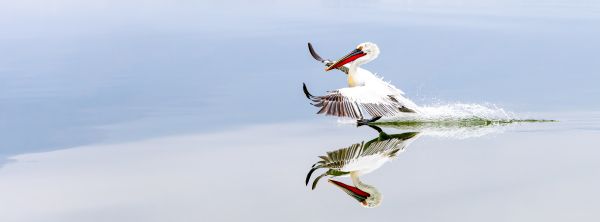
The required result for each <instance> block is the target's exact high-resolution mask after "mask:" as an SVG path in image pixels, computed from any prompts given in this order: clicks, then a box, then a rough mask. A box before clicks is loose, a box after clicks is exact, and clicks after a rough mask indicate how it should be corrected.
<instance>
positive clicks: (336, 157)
mask: <svg viewBox="0 0 600 222" xmlns="http://www.w3.org/2000/svg"><path fill="white" fill-rule="evenodd" d="M416 135H417V133H403V134H397V135H389V136H388V139H385V140H380V139H379V138H376V139H373V140H371V141H369V142H367V143H364V142H363V143H357V144H353V145H352V146H350V147H347V148H342V149H339V150H335V151H331V152H327V155H326V156H320V158H321V159H322V160H321V161H319V162H318V166H319V167H321V168H329V169H334V170H337V171H343V172H350V171H361V172H362V173H368V172H371V171H373V170H375V169H377V168H379V167H380V166H381V165H383V164H384V163H385V162H387V161H389V160H391V159H392V158H394V157H396V155H397V154H398V153H399V152H402V151H404V149H405V148H406V145H407V144H408V143H409V140H410V139H411V138H416V137H415V136H416ZM386 136H387V135H386Z"/></svg>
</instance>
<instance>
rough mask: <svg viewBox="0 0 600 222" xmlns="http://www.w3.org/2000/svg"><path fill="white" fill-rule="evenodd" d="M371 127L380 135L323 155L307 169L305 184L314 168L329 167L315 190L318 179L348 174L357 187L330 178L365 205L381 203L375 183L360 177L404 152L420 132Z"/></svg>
mask: <svg viewBox="0 0 600 222" xmlns="http://www.w3.org/2000/svg"><path fill="white" fill-rule="evenodd" d="M370 127H373V128H374V129H376V130H377V131H379V137H377V138H375V139H373V140H371V141H369V142H367V143H365V142H364V141H363V142H362V143H356V144H354V145H352V146H350V147H347V148H342V149H339V150H335V151H332V152H327V155H326V156H320V158H321V159H322V160H321V161H319V162H317V163H315V164H314V165H313V166H312V168H311V169H310V171H309V172H308V175H306V185H308V182H309V181H310V176H311V175H312V173H313V172H314V171H315V170H317V169H320V168H326V169H328V170H327V171H326V172H325V173H323V174H321V175H320V176H318V177H317V178H315V180H314V181H313V184H312V189H315V187H316V186H317V183H318V182H319V179H321V178H322V177H324V176H329V177H347V176H349V177H350V178H351V179H352V183H353V184H354V186H350V185H347V184H345V183H342V182H340V181H336V180H332V179H329V180H328V181H329V182H330V183H332V184H334V185H335V186H337V187H339V188H340V189H341V190H342V191H344V192H346V193H347V194H348V195H350V196H351V197H353V198H354V199H356V200H357V201H358V202H360V203H361V204H362V205H363V206H364V207H368V208H372V207H377V206H379V205H380V204H381V200H382V195H381V193H380V192H379V191H378V190H377V189H376V188H375V187H374V186H371V185H368V184H364V183H363V182H362V181H360V179H359V176H361V175H364V174H367V173H370V172H372V171H373V170H376V169H378V168H379V167H381V166H382V165H383V164H384V163H386V162H388V161H390V160H391V159H393V158H394V157H396V155H397V154H398V153H400V152H403V151H404V150H405V148H406V147H407V146H408V144H410V143H411V142H412V141H414V139H416V138H417V135H418V133H417V132H409V133H402V134H395V135H387V134H385V133H384V132H383V131H381V129H379V127H376V126H370Z"/></svg>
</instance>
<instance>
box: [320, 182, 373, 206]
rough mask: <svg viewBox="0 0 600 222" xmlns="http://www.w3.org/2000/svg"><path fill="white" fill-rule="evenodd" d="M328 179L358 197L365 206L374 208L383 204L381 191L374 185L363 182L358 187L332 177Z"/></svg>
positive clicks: (353, 196)
mask: <svg viewBox="0 0 600 222" xmlns="http://www.w3.org/2000/svg"><path fill="white" fill-rule="evenodd" d="M328 181H329V182H330V183H332V184H334V185H335V186H337V187H338V188H340V189H341V190H342V191H344V192H346V193H347V194H348V195H350V196H351V197H352V198H354V199H356V200H357V201H358V202H360V204H361V205H362V206H363V207H366V208H373V207H378V206H379V205H380V204H381V199H382V196H381V193H379V191H378V190H377V188H375V187H374V186H371V185H367V184H362V183H361V184H360V188H358V187H354V186H350V185H348V184H345V183H342V182H340V181H337V180H331V179H330V180H328Z"/></svg>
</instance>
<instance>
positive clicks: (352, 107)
mask: <svg viewBox="0 0 600 222" xmlns="http://www.w3.org/2000/svg"><path fill="white" fill-rule="evenodd" d="M308 48H309V51H310V53H311V55H312V56H313V58H315V59H316V60H318V61H320V62H322V63H325V65H326V66H327V67H326V68H325V71H329V70H332V69H338V70H340V71H342V72H344V73H346V74H347V75H348V87H347V88H341V89H337V90H334V91H330V92H329V93H328V94H327V95H324V96H313V95H311V94H310V93H309V92H308V89H307V88H306V84H303V90H304V94H305V95H306V97H307V98H308V99H310V100H312V101H313V103H311V104H312V105H314V106H316V107H320V108H321V109H320V110H319V112H317V114H325V115H333V116H339V117H348V118H353V119H357V120H358V121H357V122H358V123H359V124H361V123H363V124H364V123H368V122H372V121H376V120H377V119H379V118H381V117H382V116H386V117H389V116H395V115H398V114H400V113H415V112H418V106H417V105H416V104H415V103H414V102H412V101H411V100H409V99H407V98H405V97H404V92H402V91H401V90H399V89H397V88H396V87H394V86H393V85H392V84H390V83H388V82H385V81H383V79H382V78H380V77H378V76H376V75H375V74H373V73H371V72H370V71H368V70H366V69H362V68H360V65H363V64H365V63H368V62H370V61H373V60H374V59H375V58H377V56H378V55H379V48H378V47H377V45H375V44H374V43H371V42H365V43H361V44H359V45H358V46H357V47H356V49H354V50H352V51H351V52H350V53H348V54H347V55H346V56H344V57H342V58H341V59H339V60H338V61H336V62H333V61H329V60H325V59H322V58H321V57H320V56H319V55H318V54H317V53H316V52H315V50H314V49H313V47H312V45H311V44H310V43H308ZM364 111H366V113H368V114H369V115H370V116H371V117H373V119H371V120H365V118H364V115H363V113H364Z"/></svg>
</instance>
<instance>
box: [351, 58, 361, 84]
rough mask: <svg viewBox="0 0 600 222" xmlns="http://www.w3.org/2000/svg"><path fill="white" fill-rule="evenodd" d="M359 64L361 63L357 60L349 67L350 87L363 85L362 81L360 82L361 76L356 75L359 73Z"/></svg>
mask: <svg viewBox="0 0 600 222" xmlns="http://www.w3.org/2000/svg"><path fill="white" fill-rule="evenodd" d="M358 66H359V64H358V63H357V62H351V63H350V66H349V67H348V86H350V87H354V86H358V85H361V83H360V82H359V81H360V80H359V79H360V78H357V76H356V74H357V73H358V72H357V70H358Z"/></svg>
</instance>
